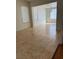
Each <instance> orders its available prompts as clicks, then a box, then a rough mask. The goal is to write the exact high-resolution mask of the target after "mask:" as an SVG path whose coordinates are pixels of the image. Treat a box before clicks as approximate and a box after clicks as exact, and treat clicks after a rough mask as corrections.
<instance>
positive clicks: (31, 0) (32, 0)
mask: <svg viewBox="0 0 79 59" xmlns="http://www.w3.org/2000/svg"><path fill="white" fill-rule="evenodd" d="M27 1H30V2H35V1H56V0H27Z"/></svg>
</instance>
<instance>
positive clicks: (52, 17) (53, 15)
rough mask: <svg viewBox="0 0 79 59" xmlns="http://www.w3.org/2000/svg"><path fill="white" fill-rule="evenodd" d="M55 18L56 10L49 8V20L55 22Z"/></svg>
mask: <svg viewBox="0 0 79 59" xmlns="http://www.w3.org/2000/svg"><path fill="white" fill-rule="evenodd" d="M56 16H57V8H51V11H50V19H51V20H56V18H57V17H56Z"/></svg>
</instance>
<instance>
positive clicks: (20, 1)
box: [16, 0, 30, 31]
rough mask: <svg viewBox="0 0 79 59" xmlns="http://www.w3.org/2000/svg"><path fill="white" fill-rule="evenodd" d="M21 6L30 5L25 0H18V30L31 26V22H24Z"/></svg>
mask: <svg viewBox="0 0 79 59" xmlns="http://www.w3.org/2000/svg"><path fill="white" fill-rule="evenodd" d="M21 6H27V7H29V5H28V3H27V2H26V1H25V0H16V31H20V30H23V29H25V28H28V27H30V22H28V23H23V22H22V18H21Z"/></svg>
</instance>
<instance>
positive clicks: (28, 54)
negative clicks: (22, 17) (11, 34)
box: [16, 24, 62, 59]
mask: <svg viewBox="0 0 79 59" xmlns="http://www.w3.org/2000/svg"><path fill="white" fill-rule="evenodd" d="M59 35H60V34H58V33H56V25H55V24H46V25H44V26H37V27H34V28H29V29H24V30H22V31H18V32H16V59H51V58H52V56H53V54H54V52H55V50H56V47H57V45H58V44H59V43H60V42H61V41H62V40H60V37H59Z"/></svg>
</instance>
